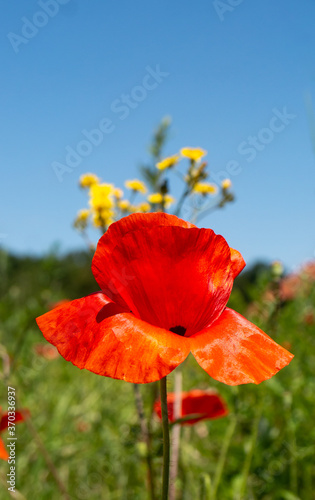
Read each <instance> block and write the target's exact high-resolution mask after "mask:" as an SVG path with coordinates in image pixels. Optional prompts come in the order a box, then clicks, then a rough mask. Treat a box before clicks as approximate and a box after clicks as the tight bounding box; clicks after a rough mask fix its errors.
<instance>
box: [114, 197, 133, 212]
mask: <svg viewBox="0 0 315 500" xmlns="http://www.w3.org/2000/svg"><path fill="white" fill-rule="evenodd" d="M117 206H118V208H120V210H122V211H123V212H127V211H129V210H130V201H128V200H120V201H119V202H118V203H117Z"/></svg>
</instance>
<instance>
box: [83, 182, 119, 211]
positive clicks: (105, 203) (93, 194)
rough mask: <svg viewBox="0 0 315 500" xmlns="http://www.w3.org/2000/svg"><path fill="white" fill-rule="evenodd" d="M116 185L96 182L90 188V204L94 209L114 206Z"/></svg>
mask: <svg viewBox="0 0 315 500" xmlns="http://www.w3.org/2000/svg"><path fill="white" fill-rule="evenodd" d="M113 193H114V186H113V185H112V184H94V185H93V186H91V189H90V201H89V203H90V206H91V207H92V208H94V210H103V209H109V208H112V206H113V204H114V202H113Z"/></svg>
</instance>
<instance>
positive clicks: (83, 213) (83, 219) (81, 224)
mask: <svg viewBox="0 0 315 500" xmlns="http://www.w3.org/2000/svg"><path fill="white" fill-rule="evenodd" d="M89 215H90V211H89V210H88V209H87V208H82V210H79V212H78V213H77V216H76V218H75V221H74V227H76V228H77V229H79V230H81V231H83V230H84V229H85V228H86V226H87V223H88V218H89Z"/></svg>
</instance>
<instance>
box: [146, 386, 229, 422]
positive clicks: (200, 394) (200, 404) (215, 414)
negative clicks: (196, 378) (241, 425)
mask: <svg viewBox="0 0 315 500" xmlns="http://www.w3.org/2000/svg"><path fill="white" fill-rule="evenodd" d="M181 400H182V409H181V416H180V418H183V417H185V420H184V421H182V422H180V424H181V425H193V424H196V423H197V422H199V421H200V420H205V419H214V418H219V417H224V416H225V415H227V414H228V410H227V407H226V405H225V402H224V401H223V399H222V398H221V396H219V395H218V394H217V393H215V392H213V391H202V390H200V389H193V390H192V391H189V392H182V393H181ZM174 402H175V393H174V392H170V393H168V395H167V410H168V418H169V420H170V422H174V421H175V419H174ZM154 411H155V412H156V414H157V415H158V417H159V418H160V419H161V418H162V411H161V402H160V401H156V402H155V404H154ZM189 415H191V416H192V418H191V419H189V418H188V417H189ZM196 415H198V416H196Z"/></svg>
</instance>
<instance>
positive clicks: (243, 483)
mask: <svg viewBox="0 0 315 500" xmlns="http://www.w3.org/2000/svg"><path fill="white" fill-rule="evenodd" d="M260 396H261V399H260V402H259V405H258V407H257V411H256V416H255V420H254V423H253V428H252V434H251V440H250V448H249V451H248V453H247V455H246V458H245V462H244V466H243V471H242V479H241V485H240V488H239V491H238V494H237V495H236V500H242V499H243V498H244V495H245V492H246V488H247V481H248V476H249V472H250V467H251V464H252V459H253V455H254V450H255V446H256V442H257V436H258V427H259V422H260V418H261V414H262V410H263V399H264V398H263V395H262V394H261V395H260Z"/></svg>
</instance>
